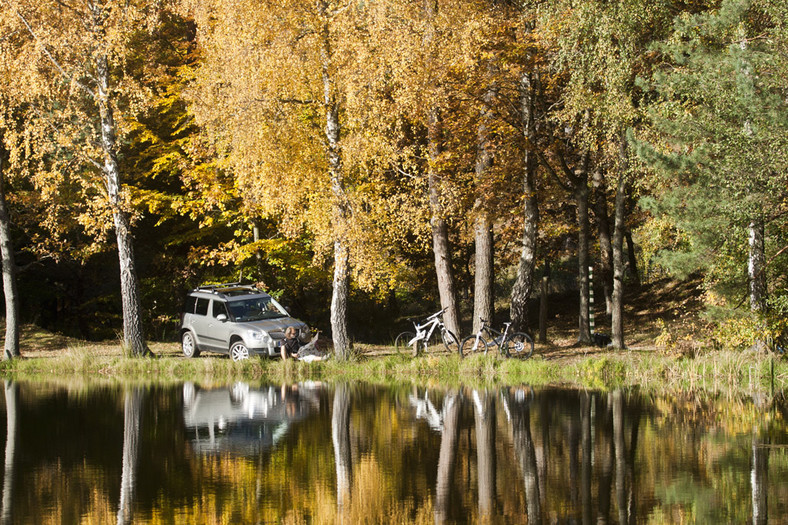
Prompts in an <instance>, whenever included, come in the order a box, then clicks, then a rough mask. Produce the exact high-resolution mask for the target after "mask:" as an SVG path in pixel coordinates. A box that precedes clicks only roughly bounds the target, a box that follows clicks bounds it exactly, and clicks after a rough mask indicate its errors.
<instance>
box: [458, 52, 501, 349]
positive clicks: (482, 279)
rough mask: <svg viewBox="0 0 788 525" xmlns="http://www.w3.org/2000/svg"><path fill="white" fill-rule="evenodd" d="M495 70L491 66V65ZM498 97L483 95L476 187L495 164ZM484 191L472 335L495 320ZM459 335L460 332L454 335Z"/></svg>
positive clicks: (477, 206)
mask: <svg viewBox="0 0 788 525" xmlns="http://www.w3.org/2000/svg"><path fill="white" fill-rule="evenodd" d="M491 69H492V66H491ZM494 98H495V87H494V86H491V87H490V88H489V89H488V90H487V92H486V93H485V95H484V107H483V109H482V112H481V116H480V122H479V128H478V130H477V140H478V143H477V151H476V166H475V175H476V177H475V179H476V186H477V188H478V187H480V186H483V185H484V178H485V176H486V175H487V171H488V170H489V169H490V166H492V163H493V156H492V152H491V151H490V136H489V134H490V130H489V126H488V122H489V120H490V109H489V107H490V105H491V104H492V102H493V99H494ZM484 193H485V192H483V191H479V190H477V192H476V202H475V203H474V206H473V208H474V211H475V215H476V218H475V223H474V228H473V230H474V237H475V241H476V242H475V247H476V257H475V263H476V264H475V267H476V272H475V274H474V278H475V280H474V294H473V332H474V333H476V332H478V331H479V330H480V329H481V321H480V319H487V320H488V321H492V318H493V313H494V312H493V301H494V298H493V282H494V279H495V278H494V275H493V268H494V260H493V253H494V250H493V231H492V224H490V216H489V214H488V212H487V210H486V208H485V198H484ZM455 334H457V332H455Z"/></svg>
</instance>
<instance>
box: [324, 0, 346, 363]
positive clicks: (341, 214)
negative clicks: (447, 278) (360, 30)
mask: <svg viewBox="0 0 788 525" xmlns="http://www.w3.org/2000/svg"><path fill="white" fill-rule="evenodd" d="M319 9H320V13H321V15H323V16H324V19H325V21H324V23H323V29H322V35H321V38H322V40H321V41H322V61H323V62H322V69H323V105H324V110H325V119H326V128H325V135H326V154H327V156H328V171H329V177H330V179H331V192H332V194H333V205H332V208H333V222H334V224H333V227H334V235H335V237H334V283H333V292H332V296H331V336H332V340H333V343H334V352H335V353H336V355H337V357H338V358H340V359H347V358H349V357H350V353H351V351H352V345H351V343H350V338H349V336H348V329H347V306H348V298H349V279H350V257H349V256H350V253H349V248H348V242H347V222H348V219H349V215H350V213H349V208H348V204H347V195H346V193H345V181H344V168H343V166H342V154H341V150H340V145H339V140H340V132H341V127H340V123H339V105H338V104H337V101H336V97H335V95H334V89H333V82H332V79H331V70H330V61H331V56H332V50H331V40H330V38H331V35H330V32H329V25H328V20H327V16H328V14H327V9H328V5H327V3H326V2H320V4H319Z"/></svg>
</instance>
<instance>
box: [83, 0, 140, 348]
mask: <svg viewBox="0 0 788 525" xmlns="http://www.w3.org/2000/svg"><path fill="white" fill-rule="evenodd" d="M91 12H92V15H93V17H94V23H95V24H96V27H98V28H101V23H102V22H101V17H102V16H103V15H102V12H101V9H100V7H98V6H96V5H95V4H91ZM96 77H97V78H96V80H97V82H98V93H97V97H96V102H97V103H98V107H99V117H100V125H101V146H102V151H103V153H104V166H103V172H104V177H105V182H106V186H107V195H108V197H109V204H110V207H111V209H112V219H113V222H114V225H115V235H116V238H117V242H118V259H119V262H120V294H121V300H122V303H123V344H124V345H125V347H126V349H127V351H128V352H129V353H130V354H131V355H134V356H144V355H148V354H150V350H149V349H148V347H147V344H146V342H145V335H144V331H143V327H142V306H141V303H140V293H139V281H138V279H137V271H136V267H135V263H134V246H133V241H132V235H131V227H130V224H129V219H128V216H127V214H126V212H125V211H124V209H123V204H122V202H121V198H120V173H119V169H118V159H117V143H116V127H115V118H114V114H113V109H112V104H111V102H110V95H109V82H110V72H109V66H108V64H107V57H106V55H104V54H99V56H98V57H97V58H96Z"/></svg>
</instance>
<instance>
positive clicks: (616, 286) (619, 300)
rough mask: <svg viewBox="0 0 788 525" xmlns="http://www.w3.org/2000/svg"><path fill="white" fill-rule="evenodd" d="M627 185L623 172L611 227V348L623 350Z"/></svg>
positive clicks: (619, 180) (617, 189)
mask: <svg viewBox="0 0 788 525" xmlns="http://www.w3.org/2000/svg"><path fill="white" fill-rule="evenodd" d="M626 193H627V184H626V177H625V174H624V171H623V170H622V171H621V173H620V174H619V176H618V186H617V188H616V204H615V218H614V223H615V224H614V226H613V309H612V311H611V313H610V334H611V335H610V337H611V339H612V342H613V348H617V349H619V350H623V349H624V348H625V345H624V228H625V225H624V219H625V217H624V214H625V208H626V206H625V205H624V204H625V202H626Z"/></svg>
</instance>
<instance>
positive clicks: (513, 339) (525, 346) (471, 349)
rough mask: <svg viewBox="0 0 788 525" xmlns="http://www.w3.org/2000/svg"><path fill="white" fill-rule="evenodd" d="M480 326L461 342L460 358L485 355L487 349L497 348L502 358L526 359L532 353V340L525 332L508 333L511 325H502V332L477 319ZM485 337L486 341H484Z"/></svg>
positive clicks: (485, 321) (487, 322)
mask: <svg viewBox="0 0 788 525" xmlns="http://www.w3.org/2000/svg"><path fill="white" fill-rule="evenodd" d="M479 321H481V323H482V326H481V328H480V329H479V331H478V332H477V333H476V334H475V335H469V336H468V337H466V338H465V339H463V340H462V344H461V345H460V352H461V354H462V356H463V357H464V356H467V355H472V354H477V353H484V354H486V353H487V350H488V349H489V347H490V346H491V345H492V346H497V347H498V351H500V352H501V355H502V356H504V357H521V358H524V359H527V358H529V357H531V354H533V352H534V340H533V339H531V336H530V335H528V334H526V333H525V332H512V333H510V332H509V328H510V327H511V325H512V323H504V324H503V332H499V331H498V330H496V329H494V328H492V327H491V326H490V325H489V321H487V320H486V319H481V318H479ZM485 336H486V337H487V339H485Z"/></svg>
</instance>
